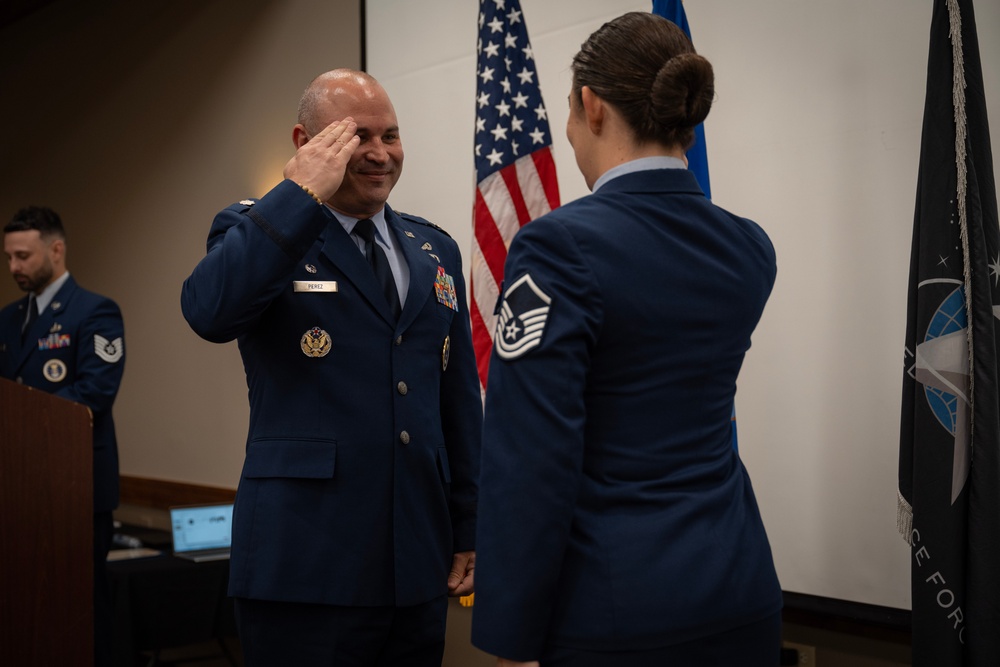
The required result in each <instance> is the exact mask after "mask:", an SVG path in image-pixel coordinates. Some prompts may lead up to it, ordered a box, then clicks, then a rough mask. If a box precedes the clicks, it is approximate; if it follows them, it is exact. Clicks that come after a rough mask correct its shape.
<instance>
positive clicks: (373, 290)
mask: <svg viewBox="0 0 1000 667" xmlns="http://www.w3.org/2000/svg"><path fill="white" fill-rule="evenodd" d="M321 240H322V242H323V246H322V249H321V250H320V254H321V256H323V257H325V258H326V259H327V260H329V261H330V262H332V263H333V265H334V266H335V267H336V268H337V269H339V270H340V272H341V273H342V274H343V275H344V277H345V278H346V279H347V280H349V281H350V282H351V284H352V285H354V288H355V289H356V290H358V292H359V293H360V294H361V296H363V297H364V299H365V300H366V301H367V302H368V303H369V304H370V305H371V306H372V308H374V309H375V310H376V311H378V314H379V315H381V316H382V319H384V320H385V321H386V322H388V323H389V324H390V325H391V326H392V327H393V328H395V326H396V323H395V321H394V320H393V317H392V311H391V310H390V309H389V304H388V303H386V301H385V296H384V295H383V294H382V289H381V288H380V287H379V284H378V280H377V279H376V278H375V274H374V273H372V269H371V267H370V266H368V261H367V260H365V256H364V255H363V254H361V251H360V250H358V246H357V245H356V244H355V243H354V240H353V239H352V238H351V236H350V234H348V233H347V232H346V231H345V230H344V228H343V226H341V224H340V222H339V221H337V219H336V218H334V219H332V220H331V221H330V224H328V225H327V226H326V230H324V232H323V237H322V239H321Z"/></svg>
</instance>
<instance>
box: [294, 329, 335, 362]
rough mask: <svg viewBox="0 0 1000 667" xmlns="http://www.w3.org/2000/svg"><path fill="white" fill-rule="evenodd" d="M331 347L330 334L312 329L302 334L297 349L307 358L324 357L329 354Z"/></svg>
mask: <svg viewBox="0 0 1000 667" xmlns="http://www.w3.org/2000/svg"><path fill="white" fill-rule="evenodd" d="M331 346H332V344H331V342H330V334H328V333H327V332H325V331H323V330H322V329H320V328H319V327H313V328H312V329H310V330H309V331H307V332H305V333H304V334H302V339H301V340H300V341H299V347H301V348H302V353H303V354H304V355H306V356H307V357H315V358H319V357H325V356H326V355H328V354H330V347H331Z"/></svg>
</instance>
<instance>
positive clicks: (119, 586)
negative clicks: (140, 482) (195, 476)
mask: <svg viewBox="0 0 1000 667" xmlns="http://www.w3.org/2000/svg"><path fill="white" fill-rule="evenodd" d="M119 532H120V533H123V534H127V535H131V536H135V537H138V538H139V539H140V540H142V542H143V546H147V547H151V548H155V549H160V550H161V551H162V554H161V555H159V556H151V557H147V558H135V559H128V560H116V561H109V562H108V579H109V581H110V585H111V600H112V604H113V605H114V630H115V636H114V651H115V664H116V665H118V666H120V667H134V665H135V664H136V658H137V656H138V655H139V654H140V653H150V654H151V655H152V660H151V661H150V663H149V664H151V665H155V664H156V662H157V659H158V657H159V653H160V651H161V650H163V649H169V648H175V647H179V646H187V645H191V644H199V643H204V642H210V641H216V642H217V643H218V644H219V647H220V649H221V651H222V652H223V653H224V654H225V656H226V658H227V659H228V660H229V661H230V663H231V664H233V665H237V664H238V662H237V661H236V659H235V658H234V657H233V656H232V655H231V654H230V651H229V649H228V646H227V645H226V643H225V641H224V640H225V639H226V638H230V637H235V636H236V623H235V621H234V619H233V604H232V600H231V599H230V598H228V597H227V596H226V585H227V582H228V579H229V561H228V560H217V561H207V562H202V563H195V562H192V561H189V560H185V559H183V558H176V557H174V556H173V555H172V554H171V547H170V535H169V533H166V532H164V531H151V530H150V529H141V528H134V527H128V526H125V527H122V529H121V530H120V531H119ZM164 540H165V541H164Z"/></svg>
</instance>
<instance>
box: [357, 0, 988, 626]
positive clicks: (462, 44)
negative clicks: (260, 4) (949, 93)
mask: <svg viewBox="0 0 1000 667" xmlns="http://www.w3.org/2000/svg"><path fill="white" fill-rule="evenodd" d="M651 6H652V3H651V2H648V1H647V2H638V1H627V0H522V2H521V8H522V10H523V12H524V17H523V18H524V21H525V23H526V25H527V28H528V32H529V35H530V37H531V42H532V47H533V51H534V56H535V61H536V63H537V67H538V76H539V81H540V83H541V89H542V94H543V96H544V99H545V103H546V106H547V107H548V110H549V119H550V121H551V123H552V132H553V135H554V136H555V146H554V152H555V157H556V165H557V171H558V177H559V186H560V191H561V196H562V201H563V203H565V202H568V201H570V200H572V199H576V198H578V197H581V196H584V195H585V194H587V188H586V186H585V184H584V182H583V178H582V177H581V176H580V174H579V172H578V171H577V169H576V165H575V162H574V159H573V153H572V150H571V149H570V146H569V144H568V143H567V141H566V138H565V132H564V128H565V124H566V117H567V101H566V98H567V94H568V92H569V84H570V75H569V64H570V60H571V58H572V56H573V55H574V54H575V53H576V51H577V50H578V48H579V46H580V44H581V42H583V41H584V40H585V39H586V38H587V36H588V35H589V34H590V33H591V32H593V31H594V30H595V29H597V28H598V27H599V26H600V25H601V24H602V23H603V22H605V21H607V20H609V19H611V18H614V17H615V16H617V15H619V14H621V13H624V12H626V11H633V10H637V11H649V10H650V8H651ZM684 6H685V10H686V12H687V17H688V21H689V23H690V27H691V33H692V38H693V41H694V45H695V48H696V49H697V50H698V51H699V53H701V54H702V55H704V56H706V57H707V58H708V59H709V60H710V61H711V62H712V64H713V65H714V67H715V74H716V94H717V97H716V102H715V105H714V107H713V110H712V113H711V114H710V115H709V117H708V120H707V121H706V123H705V133H706V138H707V146H708V162H709V172H710V177H711V183H712V195H713V200H714V202H715V203H716V204H718V205H719V206H722V207H723V208H726V209H728V210H731V211H733V212H735V213H737V214H740V215H743V216H745V217H749V218H751V219H753V220H755V221H757V222H758V223H760V224H761V225H762V226H763V227H764V229H765V230H766V231H767V232H768V234H769V235H770V236H771V239H772V241H773V242H774V245H775V248H776V250H777V255H778V278H777V284H776V286H775V289H774V293H773V295H772V297H771V300H770V302H769V303H768V305H767V309H766V310H765V312H764V317H763V319H762V321H761V323H760V326H759V327H758V329H757V331H756V333H755V335H754V338H753V347H752V348H751V350H750V351H749V353H748V354H747V358H746V362H745V364H744V367H743V372H742V374H741V376H740V380H739V389H738V394H737V402H736V412H737V423H738V429H739V430H738V432H739V450H740V454H741V456H742V458H743V460H744V463H745V464H746V466H747V468H748V470H749V471H750V476H751V478H752V479H753V483H754V488H755V490H756V493H757V497H758V500H759V502H760V506H761V512H762V514H763V517H764V522H765V524H766V526H767V531H768V535H769V537H770V540H771V545H772V548H773V551H774V557H775V562H776V565H777V568H778V575H779V578H780V579H781V584H782V588H783V589H784V590H786V591H789V592H795V593H802V594H807V595H816V596H821V597H828V598H835V599H838V600H846V601H850V602H860V603H867V604H874V605H881V606H887V607H894V608H898V609H909V607H910V592H909V571H910V563H909V558H910V557H909V549H908V547H907V546H906V544H905V542H904V541H903V539H902V538H901V537H900V535H899V534H898V533H897V531H896V523H895V520H896V479H897V452H898V439H899V412H900V400H901V386H902V373H903V335H904V326H905V323H904V317H905V310H906V289H907V284H906V282H907V272H908V262H909V249H910V240H911V233H912V224H913V213H914V202H915V193H916V175H917V162H918V157H919V150H920V132H921V120H922V114H923V103H924V93H925V85H926V72H927V48H928V38H929V31H930V16H931V3H930V2H913V0H879V1H878V2H872V1H871V0H843V1H842V2H835V3H832V2H802V1H801V0H758V1H757V2H752V3H751V2H739V3H737V2H732V1H731V0H688V2H686V3H685V5H684ZM976 10H977V17H976V18H977V24H978V30H979V39H980V49H981V56H982V62H983V63H985V64H987V66H986V67H985V68H984V69H985V72H984V76H985V77H986V81H985V83H986V94H987V104H988V107H989V109H990V112H991V115H990V120H991V125H992V126H993V127H994V128H997V127H1000V99H998V95H1000V68H997V67H990V66H989V65H988V64H989V63H1000V3H996V2H979V3H977V7H976ZM477 17H478V3H477V2H476V1H475V0H435V1H434V2H412V1H411V0H367V3H366V23H365V25H366V44H367V50H366V64H367V69H368V71H369V72H371V73H372V74H373V75H374V76H375V77H377V78H378V79H379V80H380V81H381V82H382V84H383V85H384V86H385V87H386V89H387V90H388V91H389V94H390V96H391V97H392V99H393V102H394V104H395V107H396V111H397V114H398V116H399V121H400V128H401V136H402V139H403V145H404V147H405V155H406V160H405V168H404V170H403V175H402V178H401V179H400V181H399V183H398V185H397V186H396V189H395V190H394V192H393V194H392V197H391V198H390V204H391V205H392V206H393V207H394V208H396V209H397V210H402V211H407V212H412V213H414V214H417V215H421V216H424V217H426V218H428V219H430V220H431V221H433V222H435V223H437V224H439V225H441V226H442V227H444V228H445V229H447V230H448V231H449V232H450V233H451V235H452V236H454V237H455V238H456V239H457V241H458V243H459V245H460V247H461V248H462V249H463V252H464V257H465V263H466V275H468V261H469V256H470V254H471V248H472V201H473V191H474V186H475V183H474V168H473V143H472V139H473V131H474V124H475V100H474V96H475V77H476V38H477V34H476V32H477ZM998 154H1000V153H998V146H997V145H996V140H995V141H994V156H996V155H998ZM997 171H998V173H1000V167H997ZM691 574H692V575H693V574H694V573H691Z"/></svg>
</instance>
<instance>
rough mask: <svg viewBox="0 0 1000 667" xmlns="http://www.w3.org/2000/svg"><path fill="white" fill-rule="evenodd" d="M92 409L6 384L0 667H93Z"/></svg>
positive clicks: (0, 456)
mask: <svg viewBox="0 0 1000 667" xmlns="http://www.w3.org/2000/svg"><path fill="white" fill-rule="evenodd" d="M93 452H94V450H93V427H92V424H91V415H90V410H88V409H87V407H86V406H83V405H80V404H79V403H73V402H72V401H67V400H66V399H62V398H57V397H56V396H53V395H52V394H48V393H45V392H44V391H41V390H38V389H32V388H30V387H25V386H22V385H19V384H16V383H14V382H11V381H9V380H4V379H2V378H0V665H24V666H33V665H86V666H89V665H92V664H93V659H94V658H93V656H94V618H93V615H94V612H93V588H94V567H93V558H94V549H93V540H94V502H93V483H94V482H93V474H92V468H93V464H94V463H93V456H94V453H93Z"/></svg>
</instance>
